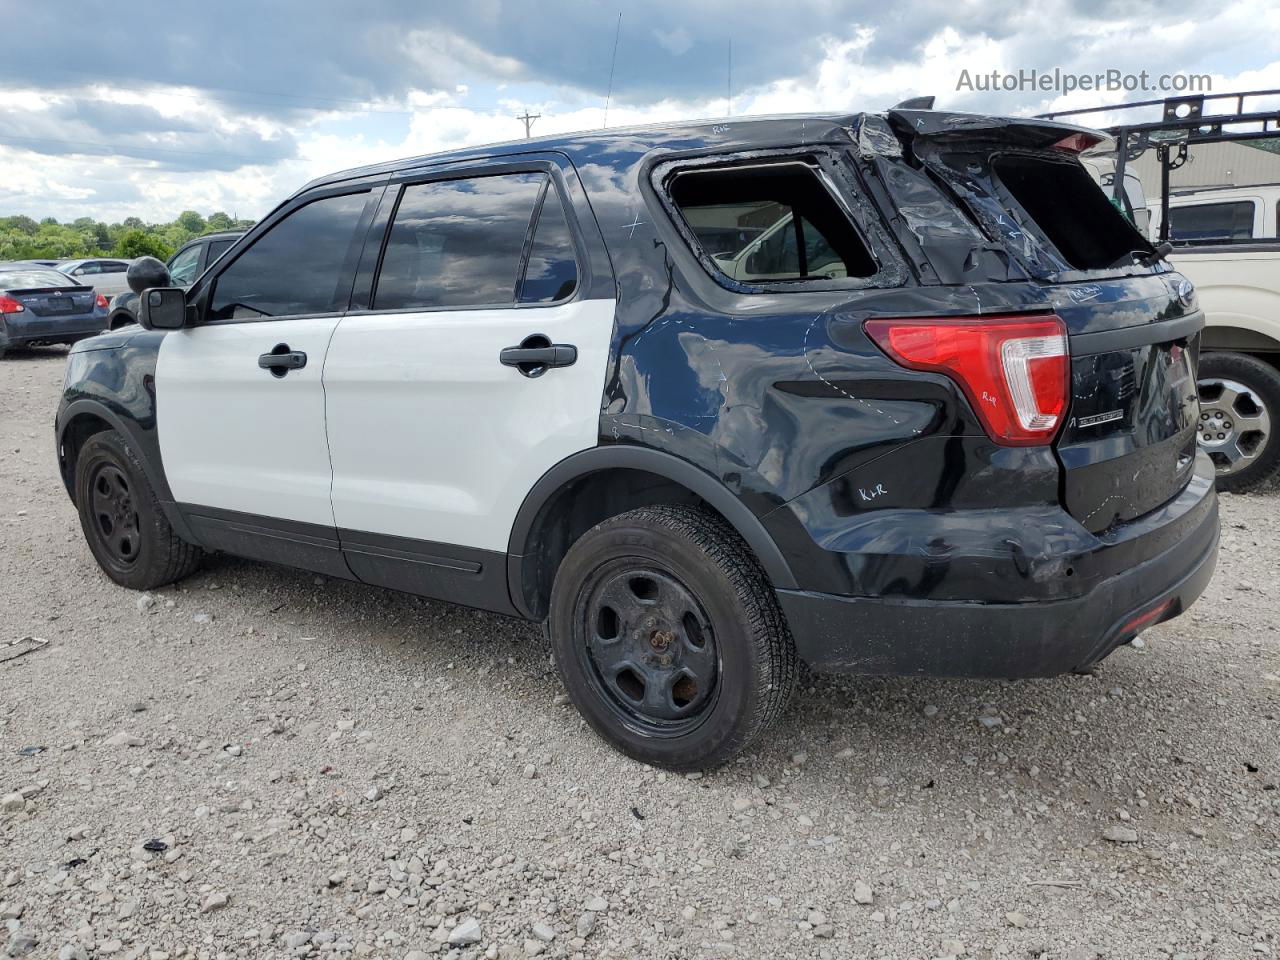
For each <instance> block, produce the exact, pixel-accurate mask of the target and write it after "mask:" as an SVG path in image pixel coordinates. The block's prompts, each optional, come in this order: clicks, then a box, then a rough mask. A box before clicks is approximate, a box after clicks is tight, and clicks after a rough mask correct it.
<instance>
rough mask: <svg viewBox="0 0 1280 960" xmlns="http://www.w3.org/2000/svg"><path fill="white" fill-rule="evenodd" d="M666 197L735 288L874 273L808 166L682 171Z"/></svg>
mask: <svg viewBox="0 0 1280 960" xmlns="http://www.w3.org/2000/svg"><path fill="white" fill-rule="evenodd" d="M670 193H671V200H672V202H673V203H674V204H675V206H676V208H677V209H678V210H679V211H680V214H681V216H683V217H684V220H685V223H686V224H688V226H689V230H690V231H691V232H692V233H693V235H694V237H696V238H697V241H698V243H699V245H700V246H701V247H702V250H703V252H704V253H705V254H706V255H707V256H708V257H709V258H710V259H711V261H712V263H714V264H715V266H716V267H717V268H718V269H719V270H720V271H721V272H722V273H724V274H725V275H726V276H728V277H730V278H731V279H734V280H737V281H739V282H741V283H779V282H788V281H798V280H832V279H838V278H841V277H870V276H874V275H875V273H876V270H877V265H876V262H875V259H874V258H873V257H872V256H871V252H870V251H869V250H868V249H867V245H866V244H865V243H864V242H863V240H862V238H861V237H860V236H859V235H858V232H857V231H856V230H855V229H854V226H853V224H852V223H851V222H850V221H849V218H848V217H847V216H846V215H845V212H844V211H843V210H842V209H841V208H840V205H839V204H838V203H837V202H836V200H835V198H834V197H832V196H831V194H830V193H829V192H828V191H827V189H826V187H824V186H823V184H822V182H821V181H820V180H819V179H818V177H817V175H816V173H815V172H814V170H813V169H812V168H811V167H810V166H809V165H808V164H806V163H803V162H800V161H795V162H787V163H771V164H761V165H757V166H739V167H722V168H719V169H712V170H696V171H687V172H683V173H679V174H677V175H676V177H675V179H674V180H673V181H672V182H671V186H670Z"/></svg>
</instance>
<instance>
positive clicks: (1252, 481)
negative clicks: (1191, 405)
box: [1198, 352, 1280, 493]
mask: <svg viewBox="0 0 1280 960" xmlns="http://www.w3.org/2000/svg"><path fill="white" fill-rule="evenodd" d="M1199 379H1200V383H1199V388H1200V422H1199V424H1198V426H1199V431H1200V432H1199V440H1200V449H1202V450H1204V451H1205V453H1207V454H1209V456H1210V458H1211V459H1212V460H1213V463H1214V466H1215V467H1217V470H1218V489H1219V490H1227V491H1230V492H1231V493H1247V492H1248V491H1250V490H1257V489H1258V488H1259V487H1262V486H1264V485H1265V484H1266V483H1267V482H1268V481H1270V480H1272V479H1273V478H1274V477H1275V476H1276V474H1277V473H1280V443H1278V442H1277V440H1276V433H1277V429H1278V428H1280V419H1277V418H1280V372H1277V371H1276V368H1275V367H1273V366H1271V365H1270V364H1268V363H1264V362H1263V361H1261V360H1259V359H1257V358H1256V357H1251V356H1248V355H1246V354H1243V353H1217V352H1211V353H1205V354H1201V356H1200V373H1199Z"/></svg>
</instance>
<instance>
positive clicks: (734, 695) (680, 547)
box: [547, 506, 796, 770]
mask: <svg viewBox="0 0 1280 960" xmlns="http://www.w3.org/2000/svg"><path fill="white" fill-rule="evenodd" d="M547 629H548V632H549V634H550V637H551V643H552V648H553V650H554V653H555V658H556V664H557V666H558V668H559V670H560V675H561V678H562V679H563V680H564V684H565V688H566V689H567V690H568V692H569V696H570V698H571V699H572V700H573V702H574V704H575V705H576V706H577V707H578V709H579V710H580V711H581V713H582V715H583V716H584V717H585V718H586V720H587V722H588V723H589V724H590V725H591V726H592V728H593V729H594V730H595V731H596V732H597V733H599V734H600V735H601V736H602V737H603V738H604V739H606V740H607V741H609V742H610V743H611V744H613V745H614V746H616V747H617V748H618V749H620V750H622V751H623V752H624V753H626V754H628V755H630V756H632V757H634V758H636V759H637V760H641V761H643V762H645V763H650V764H654V765H657V766H662V767H667V768H670V769H675V770H696V769H703V768H707V767H712V766H716V765H718V764H720V763H723V762H725V761H726V760H728V759H729V758H730V757H732V756H733V755H734V754H735V753H737V752H738V751H739V750H741V749H742V748H743V747H745V746H746V745H747V744H748V743H750V742H751V741H752V740H754V739H755V738H756V737H758V736H759V735H760V734H761V733H762V732H763V730H764V729H765V728H766V727H767V726H768V725H769V724H770V723H771V722H772V721H773V720H775V719H776V718H777V717H778V716H779V715H780V714H781V712H782V711H783V708H784V707H785V705H786V703H787V700H788V699H789V697H790V693H791V689H792V686H793V685H794V682H795V674H796V656H795V646H794V644H793V643H792V640H791V635H790V633H789V632H788V630H787V626H786V621H785V619H784V618H783V616H782V611H781V609H780V608H779V607H778V603H777V599H776V597H775V596H774V593H773V589H772V587H771V586H770V584H769V582H768V579H767V578H766V576H765V574H764V572H763V571H762V570H761V569H760V566H759V564H758V563H757V562H756V560H755V558H754V556H752V554H751V552H750V550H749V549H748V548H747V546H746V544H745V543H744V542H743V541H742V539H741V538H740V537H739V536H738V534H737V532H736V531H734V530H733V529H732V528H731V527H729V526H728V524H726V523H725V522H724V521H723V520H722V519H721V518H719V517H718V516H716V515H714V514H712V513H710V512H708V511H705V510H700V509H697V508H694V507H686V506H654V507H643V508H640V509H637V510H632V511H629V512H628V513H625V514H622V515H621V516H617V517H613V518H612V519H610V520H606V521H605V522H603V523H601V524H599V525H597V526H596V527H593V528H592V529H591V530H589V531H587V532H586V533H585V534H583V536H582V537H580V538H579V539H578V541H577V542H576V543H574V545H573V546H572V547H571V548H570V550H569V552H568V554H567V555H566V556H565V558H564V561H563V562H562V563H561V565H560V568H559V570H558V571H557V572H556V579H555V584H554V587H553V589H552V596H551V610H550V615H549V617H548V620H547Z"/></svg>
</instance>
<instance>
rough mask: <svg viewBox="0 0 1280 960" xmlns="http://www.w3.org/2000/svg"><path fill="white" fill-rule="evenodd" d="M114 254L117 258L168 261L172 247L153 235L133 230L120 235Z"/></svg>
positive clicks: (171, 253)
mask: <svg viewBox="0 0 1280 960" xmlns="http://www.w3.org/2000/svg"><path fill="white" fill-rule="evenodd" d="M114 253H115V255H116V256H117V257H129V258H133V257H155V258H156V259H158V260H168V259H169V257H170V256H172V255H173V247H171V246H169V245H168V244H166V243H165V242H164V241H163V240H161V239H160V238H159V237H157V236H155V235H154V234H150V233H147V232H146V231H145V230H139V229H137V228H133V229H130V230H126V231H125V232H124V233H123V234H121V236H120V239H119V240H118V241H116V248H115V251H114Z"/></svg>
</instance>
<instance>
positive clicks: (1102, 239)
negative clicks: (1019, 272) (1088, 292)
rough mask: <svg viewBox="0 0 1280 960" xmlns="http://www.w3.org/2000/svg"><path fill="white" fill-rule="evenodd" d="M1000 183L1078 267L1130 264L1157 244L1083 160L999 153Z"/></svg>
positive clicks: (996, 170)
mask: <svg viewBox="0 0 1280 960" xmlns="http://www.w3.org/2000/svg"><path fill="white" fill-rule="evenodd" d="M991 167H992V170H993V171H994V173H995V175H996V177H997V178H998V179H999V181H1000V183H1001V184H1002V185H1003V186H1004V188H1005V189H1006V190H1008V192H1009V193H1010V194H1011V195H1012V197H1013V199H1014V200H1016V201H1017V202H1018V205H1019V206H1021V207H1022V209H1023V210H1024V211H1026V213H1027V215H1028V216H1029V217H1030V218H1031V220H1032V221H1033V222H1034V223H1035V225H1036V227H1038V228H1039V230H1040V232H1041V233H1042V234H1044V236H1045V238H1046V239H1047V240H1048V241H1049V242H1050V243H1052V244H1053V246H1054V247H1055V248H1057V251H1058V253H1059V254H1061V256H1062V258H1063V260H1065V261H1066V263H1067V264H1068V265H1070V266H1071V267H1073V268H1075V269H1076V270H1106V269H1110V268H1114V267H1122V266H1128V265H1129V263H1130V261H1129V260H1128V255H1129V254H1131V253H1134V252H1139V251H1141V252H1146V251H1149V250H1150V249H1151V245H1150V244H1149V243H1148V242H1147V241H1146V240H1145V239H1144V238H1143V237H1142V235H1141V234H1140V233H1138V231H1137V230H1135V229H1134V227H1133V224H1131V223H1130V222H1129V221H1128V219H1126V218H1125V216H1124V215H1123V214H1122V213H1121V212H1120V211H1119V210H1117V209H1116V208H1115V206H1114V205H1113V204H1112V203H1111V201H1110V200H1109V199H1108V198H1107V195H1106V194H1105V193H1104V192H1103V191H1102V189H1101V188H1100V187H1099V186H1098V185H1097V184H1096V183H1094V181H1093V178H1092V177H1090V176H1089V174H1088V173H1087V172H1086V171H1085V169H1084V167H1082V166H1081V165H1080V164H1079V163H1078V162H1077V161H1075V160H1074V159H1072V160H1055V159H1052V158H1049V157H1036V156H1028V155H1022V154H1008V155H1002V156H996V157H993V158H992V160H991Z"/></svg>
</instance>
